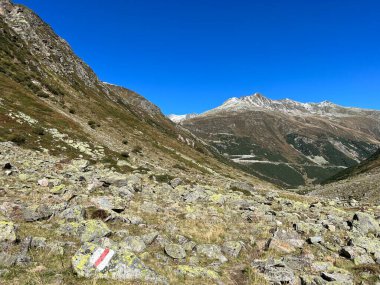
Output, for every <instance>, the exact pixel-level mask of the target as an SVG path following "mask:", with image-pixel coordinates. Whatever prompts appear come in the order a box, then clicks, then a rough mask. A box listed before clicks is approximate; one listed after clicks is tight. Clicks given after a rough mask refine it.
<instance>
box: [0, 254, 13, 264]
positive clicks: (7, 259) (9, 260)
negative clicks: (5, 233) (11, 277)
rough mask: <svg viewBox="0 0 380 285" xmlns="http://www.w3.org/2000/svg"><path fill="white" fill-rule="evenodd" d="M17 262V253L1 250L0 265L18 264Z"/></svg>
mask: <svg viewBox="0 0 380 285" xmlns="http://www.w3.org/2000/svg"><path fill="white" fill-rule="evenodd" d="M16 262H17V256H16V255H12V254H8V253H5V252H0V267H12V266H14V265H16Z"/></svg>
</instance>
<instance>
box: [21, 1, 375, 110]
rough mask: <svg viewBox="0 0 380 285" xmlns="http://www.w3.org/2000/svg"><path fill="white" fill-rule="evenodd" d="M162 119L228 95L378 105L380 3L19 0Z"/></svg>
mask: <svg viewBox="0 0 380 285" xmlns="http://www.w3.org/2000/svg"><path fill="white" fill-rule="evenodd" d="M14 2H16V3H21V4H25V5H27V6H28V7H30V8H32V9H33V10H35V11H36V12H37V13H38V14H39V15H40V16H41V17H42V18H43V19H44V20H45V21H46V22H47V23H49V24H50V25H51V26H52V27H53V29H54V30H55V31H56V32H57V33H58V34H59V35H60V36H62V37H63V38H64V39H66V40H67V41H68V42H69V43H70V45H71V46H72V48H73V49H74V51H75V52H76V53H77V54H78V55H79V56H80V57H81V58H82V59H83V60H84V61H85V62H87V63H88V64H89V65H90V66H91V67H92V68H93V69H94V70H95V72H96V73H97V74H98V76H99V77H100V79H101V80H103V81H107V82H110V83H114V84H118V85H122V86H125V87H128V88H130V89H132V90H135V91H137V92H138V93H140V94H141V95H143V96H145V97H146V98H148V99H149V100H151V101H152V102H154V103H155V104H157V105H158V106H159V107H161V109H162V110H163V112H164V113H166V114H169V113H176V114H182V113H192V112H202V111H205V110H207V109H211V108H213V107H216V106H218V105H220V104H221V103H223V102H224V101H225V100H226V99H228V98H230V97H235V96H236V97H240V96H243V95H249V94H251V93H254V92H260V93H262V94H263V95H265V96H267V97H269V98H271V99H281V98H291V99H294V100H298V101H301V102H317V101H323V100H329V101H333V102H334V103H338V104H342V105H347V106H357V107H365V108H375V109H380V1H379V0H260V1H257V0H230V1H225V0H108V1H104V0H62V1H58V0H57V1H42V0H14Z"/></svg>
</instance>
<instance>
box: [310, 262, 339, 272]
mask: <svg viewBox="0 0 380 285" xmlns="http://www.w3.org/2000/svg"><path fill="white" fill-rule="evenodd" d="M333 266H334V265H333V263H332V262H323V261H317V262H313V263H312V264H311V269H312V270H313V271H316V272H322V271H326V270H328V269H329V268H332V267H333Z"/></svg>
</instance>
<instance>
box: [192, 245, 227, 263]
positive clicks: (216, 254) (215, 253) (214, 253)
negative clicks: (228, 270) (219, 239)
mask: <svg viewBox="0 0 380 285" xmlns="http://www.w3.org/2000/svg"><path fill="white" fill-rule="evenodd" d="M196 249H197V253H198V254H200V255H203V256H206V257H208V258H210V259H216V260H219V261H220V262H227V261H228V260H227V258H226V257H225V256H224V255H223V254H222V249H221V247H220V246H218V245H215V244H200V245H197V247H196Z"/></svg>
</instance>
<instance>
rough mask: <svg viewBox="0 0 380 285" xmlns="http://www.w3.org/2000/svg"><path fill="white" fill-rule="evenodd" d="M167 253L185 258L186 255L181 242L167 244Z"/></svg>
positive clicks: (177, 257)
mask: <svg viewBox="0 0 380 285" xmlns="http://www.w3.org/2000/svg"><path fill="white" fill-rule="evenodd" d="M165 253H166V254H167V255H169V256H170V257H172V258H175V259H183V258H185V257H186V251H185V249H184V248H183V247H182V246H181V245H179V244H173V243H171V244H170V243H169V244H166V245H165Z"/></svg>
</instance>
